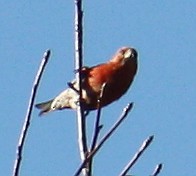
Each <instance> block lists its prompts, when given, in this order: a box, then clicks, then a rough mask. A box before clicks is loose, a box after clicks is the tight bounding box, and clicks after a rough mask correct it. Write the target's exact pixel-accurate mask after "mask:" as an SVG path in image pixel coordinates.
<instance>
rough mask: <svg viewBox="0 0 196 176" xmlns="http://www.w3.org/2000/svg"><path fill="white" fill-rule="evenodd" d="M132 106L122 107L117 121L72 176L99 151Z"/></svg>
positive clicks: (75, 175)
mask: <svg viewBox="0 0 196 176" xmlns="http://www.w3.org/2000/svg"><path fill="white" fill-rule="evenodd" d="M132 107H133V103H130V104H128V105H127V106H126V107H125V108H124V109H123V112H122V114H121V116H120V117H119V119H118V120H117V122H116V123H115V124H114V125H113V126H112V127H111V129H110V130H109V131H108V132H107V133H106V135H105V136H104V137H103V138H102V139H101V140H100V142H99V144H98V145H97V147H96V148H95V149H94V150H93V151H92V152H91V153H90V154H89V155H88V157H87V158H86V160H84V161H83V163H82V164H81V165H80V167H79V168H78V170H77V171H76V173H75V174H74V176H79V174H80V172H81V170H82V169H83V168H84V166H85V165H86V163H87V162H88V161H89V160H90V159H91V158H92V157H93V156H94V155H95V154H96V153H97V152H98V151H99V149H100V148H101V147H102V146H103V144H104V143H105V142H106V141H107V139H108V138H109V137H110V136H111V135H112V134H113V133H114V131H115V130H116V129H117V128H118V127H119V125H120V124H121V123H122V122H123V120H124V119H125V118H126V117H127V115H128V113H129V112H130V110H131V109H132Z"/></svg>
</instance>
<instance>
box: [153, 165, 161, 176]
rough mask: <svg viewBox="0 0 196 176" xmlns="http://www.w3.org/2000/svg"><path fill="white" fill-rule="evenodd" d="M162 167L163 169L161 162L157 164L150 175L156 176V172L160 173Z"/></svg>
mask: <svg viewBox="0 0 196 176" xmlns="http://www.w3.org/2000/svg"><path fill="white" fill-rule="evenodd" d="M162 169H163V164H161V163H160V164H157V165H156V167H155V169H154V171H153V174H152V175H151V176H157V175H158V174H160V172H161V170H162Z"/></svg>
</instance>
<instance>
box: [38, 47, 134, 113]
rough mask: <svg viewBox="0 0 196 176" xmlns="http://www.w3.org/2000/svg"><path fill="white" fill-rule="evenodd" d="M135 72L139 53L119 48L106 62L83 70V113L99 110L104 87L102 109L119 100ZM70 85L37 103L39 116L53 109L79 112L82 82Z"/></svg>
mask: <svg viewBox="0 0 196 176" xmlns="http://www.w3.org/2000/svg"><path fill="white" fill-rule="evenodd" d="M136 72H137V51H136V50H135V49H134V48H129V47H123V48H121V49H119V50H118V51H117V52H116V54H115V55H114V56H113V57H112V59H111V60H109V61H108V62H106V63H102V64H99V65H96V66H93V67H83V68H82V70H81V74H82V85H81V86H82V103H83V104H84V110H87V111H89V110H95V109H97V108H98V99H99V98H100V94H101V92H102V88H103V95H102V98H101V104H100V106H101V107H104V106H106V105H108V104H110V103H112V102H113V101H115V100H118V99H119V98H120V97H121V96H122V95H123V94H124V93H126V91H127V90H128V88H129V87H130V85H131V83H132V81H133V79H134V76H135V74H136ZM70 85H71V86H70V87H69V88H67V89H65V90H64V91H63V92H61V93H60V94H59V95H58V96H57V97H55V98H54V99H52V100H49V101H47V102H43V103H39V104H37V105H36V107H37V108H39V109H41V112H40V115H42V114H44V113H47V112H50V111H54V110H62V109H69V108H71V109H76V108H77V105H78V99H79V93H78V89H79V83H78V82H77V81H76V80H73V81H72V82H71V83H70ZM103 85H105V86H104V87H103Z"/></svg>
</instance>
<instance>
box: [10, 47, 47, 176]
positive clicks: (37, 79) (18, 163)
mask: <svg viewBox="0 0 196 176" xmlns="http://www.w3.org/2000/svg"><path fill="white" fill-rule="evenodd" d="M49 57H50V50H47V51H46V52H45V53H44V55H43V58H42V61H41V64H40V67H39V69H38V72H37V75H36V77H35V81H34V83H33V87H32V90H31V96H30V99H29V105H28V108H27V113H26V117H25V120H24V123H23V127H22V131H21V134H20V138H19V141H18V146H17V150H16V159H15V163H14V169H13V176H18V175H19V171H20V166H21V161H22V155H23V153H22V152H23V149H24V143H25V139H26V136H27V132H28V129H29V127H30V121H31V113H32V109H33V104H34V100H35V96H36V92H37V88H38V85H39V82H40V79H41V76H42V73H43V71H44V68H45V66H46V64H47V62H48V59H49Z"/></svg>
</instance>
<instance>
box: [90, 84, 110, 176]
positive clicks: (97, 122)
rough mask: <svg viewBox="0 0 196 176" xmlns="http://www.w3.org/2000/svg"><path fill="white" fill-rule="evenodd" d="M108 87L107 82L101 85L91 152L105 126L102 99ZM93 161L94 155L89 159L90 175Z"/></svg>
mask: <svg viewBox="0 0 196 176" xmlns="http://www.w3.org/2000/svg"><path fill="white" fill-rule="evenodd" d="M105 87H106V83H104V84H103V85H102V86H101V91H100V95H99V98H98V100H97V107H98V108H97V116H96V118H95V126H94V134H93V138H92V144H91V147H90V152H92V151H93V150H94V149H95V147H96V144H97V140H98V137H99V134H100V130H101V128H102V127H103V126H102V125H100V119H101V101H102V98H103V95H104V90H105ZM92 163H93V157H92V158H91V159H90V160H89V162H88V165H89V175H92Z"/></svg>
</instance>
